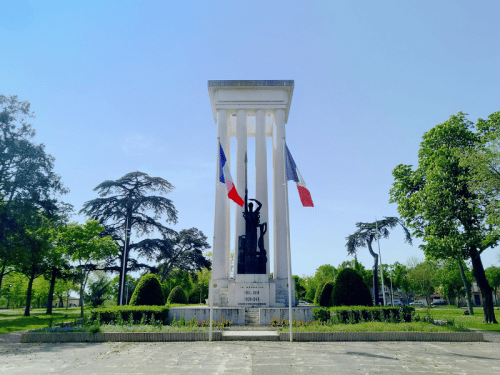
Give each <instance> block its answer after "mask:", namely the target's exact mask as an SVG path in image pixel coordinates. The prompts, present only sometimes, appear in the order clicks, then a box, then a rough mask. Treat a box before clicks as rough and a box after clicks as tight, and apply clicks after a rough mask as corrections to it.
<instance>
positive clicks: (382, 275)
mask: <svg viewBox="0 0 500 375" xmlns="http://www.w3.org/2000/svg"><path fill="white" fill-rule="evenodd" d="M375 227H376V229H377V243H378V258H379V259H380V278H381V279H382V297H383V300H384V306H385V305H386V302H385V286H384V266H383V265H382V255H381V254H380V236H379V235H378V221H377V218H375Z"/></svg>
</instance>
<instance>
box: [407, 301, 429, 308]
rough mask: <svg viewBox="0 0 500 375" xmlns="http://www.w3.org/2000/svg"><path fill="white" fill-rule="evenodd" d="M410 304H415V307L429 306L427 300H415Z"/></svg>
mask: <svg viewBox="0 0 500 375" xmlns="http://www.w3.org/2000/svg"><path fill="white" fill-rule="evenodd" d="M410 306H414V307H426V306H427V302H425V301H415V302H412V303H410Z"/></svg>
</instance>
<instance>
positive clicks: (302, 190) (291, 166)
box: [285, 145, 314, 207]
mask: <svg viewBox="0 0 500 375" xmlns="http://www.w3.org/2000/svg"><path fill="white" fill-rule="evenodd" d="M285 147H286V155H285V157H286V179H287V181H290V180H293V181H295V182H296V183H297V190H298V191H299V196H300V201H301V202H302V206H303V207H314V203H313V201H312V198H311V193H310V192H309V190H307V187H306V182H305V181H304V179H303V178H302V176H301V174H300V172H299V169H298V168H297V165H296V164H295V162H294V161H293V158H292V154H291V153H290V150H289V149H288V146H287V145H285Z"/></svg>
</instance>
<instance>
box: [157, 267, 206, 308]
mask: <svg viewBox="0 0 500 375" xmlns="http://www.w3.org/2000/svg"><path fill="white" fill-rule="evenodd" d="M211 277H212V271H210V270H209V269H208V268H203V269H202V270H201V271H197V272H195V273H194V274H190V280H191V293H190V296H189V302H190V303H203V301H205V300H206V299H207V298H208V288H209V285H210V279H211ZM169 294H170V291H169V292H168V294H166V293H165V295H166V296H168V295H169Z"/></svg>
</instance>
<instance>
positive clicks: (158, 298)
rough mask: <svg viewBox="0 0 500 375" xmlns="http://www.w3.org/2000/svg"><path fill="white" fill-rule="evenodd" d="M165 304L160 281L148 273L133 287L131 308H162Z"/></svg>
mask: <svg viewBox="0 0 500 375" xmlns="http://www.w3.org/2000/svg"><path fill="white" fill-rule="evenodd" d="M164 304H165V297H164V296H163V291H162V290H161V284H160V280H158V277H157V276H156V275H153V274H152V273H148V274H147V275H144V276H143V277H141V279H140V280H139V283H138V284H137V286H136V287H135V290H134V293H133V294H132V298H130V305H131V306H162V305H164Z"/></svg>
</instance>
